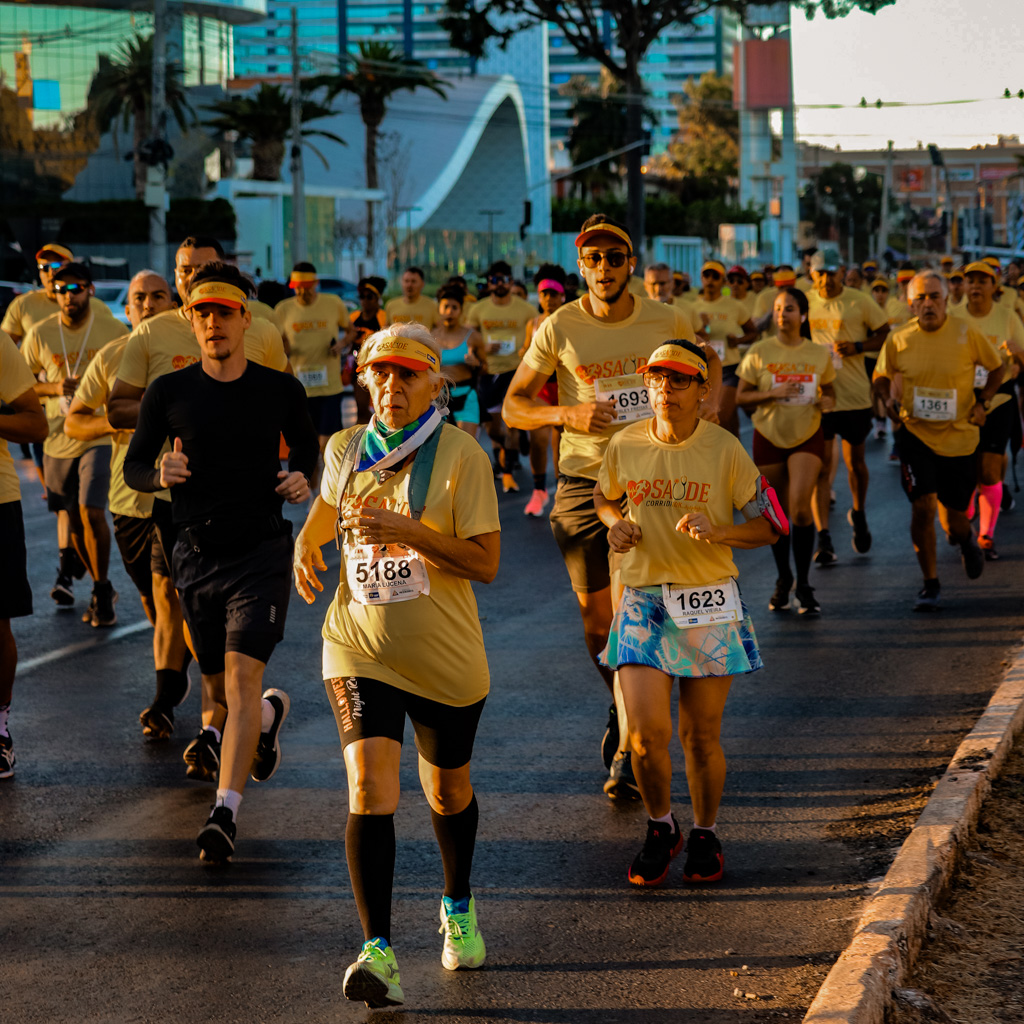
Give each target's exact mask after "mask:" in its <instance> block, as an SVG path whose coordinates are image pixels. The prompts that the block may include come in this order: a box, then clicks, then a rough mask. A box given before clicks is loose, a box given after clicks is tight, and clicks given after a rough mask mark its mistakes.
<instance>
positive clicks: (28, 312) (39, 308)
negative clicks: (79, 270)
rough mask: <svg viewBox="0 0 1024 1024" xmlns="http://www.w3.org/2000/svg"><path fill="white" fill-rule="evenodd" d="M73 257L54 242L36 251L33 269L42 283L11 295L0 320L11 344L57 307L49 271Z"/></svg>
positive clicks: (57, 268)
mask: <svg viewBox="0 0 1024 1024" xmlns="http://www.w3.org/2000/svg"><path fill="white" fill-rule="evenodd" d="M74 258H75V257H74V254H73V253H72V252H71V250H70V249H68V248H67V246H64V245H58V244H57V243H56V242H47V243H46V245H44V246H43V247H42V249H40V250H39V252H37V253H36V272H37V273H38V274H39V283H40V284H41V285H42V287H41V288H34V289H33V290H32V291H30V292H22V293H21V294H20V295H15V296H14V298H13V299H12V300H11V304H10V305H9V306H8V307H7V311H6V312H5V313H4V318H3V321H2V322H0V331H5V332H6V333H7V334H8V335H10V338H11V341H13V342H14V344H15V345H20V344H21V341H22V338H24V337H25V335H26V334H28V332H29V328H30V327H33V326H34V325H35V324H38V323H40V322H41V321H43V320H46V319H47V318H48V317H51V316H53V315H54V314H55V313H57V312H58V311H59V309H60V307H59V305H58V303H57V292H56V291H55V286H56V281H55V280H54V277H53V275H54V274H55V273H56V272H57V271H58V270H60V269H61V267H63V266H65V265H66V264H68V263H71V262H72V261H73V260H74Z"/></svg>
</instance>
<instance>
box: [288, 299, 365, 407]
mask: <svg viewBox="0 0 1024 1024" xmlns="http://www.w3.org/2000/svg"><path fill="white" fill-rule="evenodd" d="M274 315H275V317H276V323H277V325H278V326H279V327H280V329H281V333H282V334H283V335H284V336H285V337H286V338H287V339H288V345H289V347H290V348H291V355H290V356H289V358H290V359H291V363H292V369H293V370H294V371H295V376H296V377H298V378H299V383H301V384H302V386H303V387H304V388H305V389H306V394H307V395H309V397H310V398H314V397H318V396H320V395H340V394H341V391H342V388H343V387H344V385H343V384H342V383H341V356H340V355H332V354H331V351H330V349H331V345H333V344H334V342H335V341H337V338H338V331H339V330H341V331H344V330H345V329H346V328H347V327H348V324H349V317H348V310H347V309H346V308H345V303H344V302H342V301H341V299H339V298H338V296H337V295H331V294H330V293H329V292H320V293H319V294H318V295H317V297H316V298H315V299H314V300H313V304H312V305H311V306H303V305H301V304H300V303H299V300H298V299H297V298H295V297H294V296H293V297H292V298H290V299H284V300H283V301H281V302H279V303H278V304H277V305H276V306H275V307H274Z"/></svg>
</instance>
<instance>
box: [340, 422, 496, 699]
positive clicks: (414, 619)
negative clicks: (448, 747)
mask: <svg viewBox="0 0 1024 1024" xmlns="http://www.w3.org/2000/svg"><path fill="white" fill-rule="evenodd" d="M357 429H358V428H356V427H350V428H349V429H348V430H344V431H341V432H340V433H338V434H335V435H334V436H333V437H332V438H331V439H330V441H328V442H327V449H326V450H325V452H324V475H323V480H322V481H321V484H320V496H321V497H322V498H323V500H324V501H326V502H327V504H328V505H330V506H331V507H332V508H337V505H338V476H339V473H340V471H341V460H342V456H343V455H344V453H345V448H346V447H347V445H348V442H349V439H350V438H351V436H352V433H353V431H355V430H357ZM441 429H442V430H443V431H444V433H443V434H442V435H441V440H440V442H439V444H438V446H437V452H436V455H435V458H434V466H433V470H432V472H431V476H430V486H429V488H428V489H427V500H426V505H425V506H424V509H423V516H422V518H421V522H422V523H423V524H424V525H426V526H429V527H430V528H431V529H432V530H436V531H437V532H438V533H440V534H443V535H444V536H446V537H460V538H468V537H477V536H479V535H481V534H484V533H494V532H496V531H498V530H500V529H501V525H500V523H499V520H498V499H497V497H496V495H495V491H494V479H493V475H492V473H491V466H490V461H489V460H488V458H487V456H486V455H485V454H484V451H483V449H482V448H481V447H480V445H479V444H477V442H476V441H475V440H474V439H473V438H471V437H470V436H469V435H468V434H467V433H466V432H465V431H464V430H459V429H458V428H457V427H452V426H444V427H442V428H441ZM410 471H411V467H410V466H409V465H406V466H404V467H403V468H402V469H401V470H399V471H398V472H397V473H396V474H395V475H394V476H392V477H389V478H388V479H387V480H385V481H384V483H382V484H378V483H377V481H376V479H375V478H374V475H373V474H372V473H371V472H369V471H366V472H363V473H353V474H352V476H351V478H350V479H349V483H348V488H347V491H346V494H345V509H346V511H348V510H350V509H355V508H361V507H363V506H370V507H373V508H388V509H392V510H393V511H395V512H399V513H401V514H402V515H409V478H410ZM349 545H350V535H349V534H348V532H347V531H346V541H345V546H344V549H343V552H342V568H341V576H340V580H339V583H338V588H337V591H336V592H335V595H334V600H333V601H332V602H331V607H330V609H329V610H328V612H327V618H326V620H325V622H324V628H323V637H324V652H323V672H324V678H325V679H335V678H338V677H344V676H367V677H369V678H370V679H379V680H380V681H381V682H384V683H389V684H390V685H391V686H396V687H398V689H400V690H405V691H407V692H409V693H415V694H417V695H419V696H421V697H427V698H429V699H430V700H436V701H439V702H440V703H442V704H448V705H450V706H452V707H466V706H467V705H469V704H475V703H476V702H477V701H478V700H482V699H483V698H484V697H485V696H486V695H487V691H488V690H489V689H490V674H489V672H488V669H487V655H486V653H485V651H484V638H483V634H482V632H481V630H480V616H479V613H478V612H477V606H476V598H475V597H474V596H473V588H472V586H471V584H470V582H469V580H465V579H460V578H458V577H456V576H453V575H451V574H450V573H447V572H443V571H442V570H440V569H437V568H435V567H434V566H432V565H429V564H428V565H427V576H428V578H429V580H430V593H429V594H420V596H419V597H416V598H414V599H413V600H411V601H400V602H391V603H388V604H380V605H373V604H370V605H365V604H360V603H359V602H357V601H356V600H355V599H354V598H353V596H352V592H351V590H350V589H349V585H348V580H347V578H346V575H345V564H346V559H347V558H348V557H350V551H351V549H350V546H349Z"/></svg>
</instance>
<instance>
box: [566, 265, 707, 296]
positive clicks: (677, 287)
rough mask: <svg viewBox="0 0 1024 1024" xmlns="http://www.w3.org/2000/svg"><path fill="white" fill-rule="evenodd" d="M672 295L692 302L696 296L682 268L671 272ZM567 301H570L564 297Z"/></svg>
mask: <svg viewBox="0 0 1024 1024" xmlns="http://www.w3.org/2000/svg"><path fill="white" fill-rule="evenodd" d="M575 276H576V275H575V274H574V275H573V277H575ZM672 297H673V298H675V299H682V300H683V301H684V302H694V301H696V298H697V293H696V292H695V291H694V290H693V287H692V286H691V283H690V275H689V274H687V273H684V272H683V271H682V270H676V271H674V272H673V274H672ZM566 301H567V302H569V301H572V300H570V299H566Z"/></svg>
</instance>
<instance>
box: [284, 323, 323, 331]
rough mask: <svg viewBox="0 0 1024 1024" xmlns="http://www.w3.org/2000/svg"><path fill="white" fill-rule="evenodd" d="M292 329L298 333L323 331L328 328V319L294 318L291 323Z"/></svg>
mask: <svg viewBox="0 0 1024 1024" xmlns="http://www.w3.org/2000/svg"><path fill="white" fill-rule="evenodd" d="M289 326H290V327H291V329H292V330H293V331H295V332H296V333H298V332H299V331H323V330H325V329H326V328H327V321H326V320H293V321H292V322H291V324H289Z"/></svg>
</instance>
